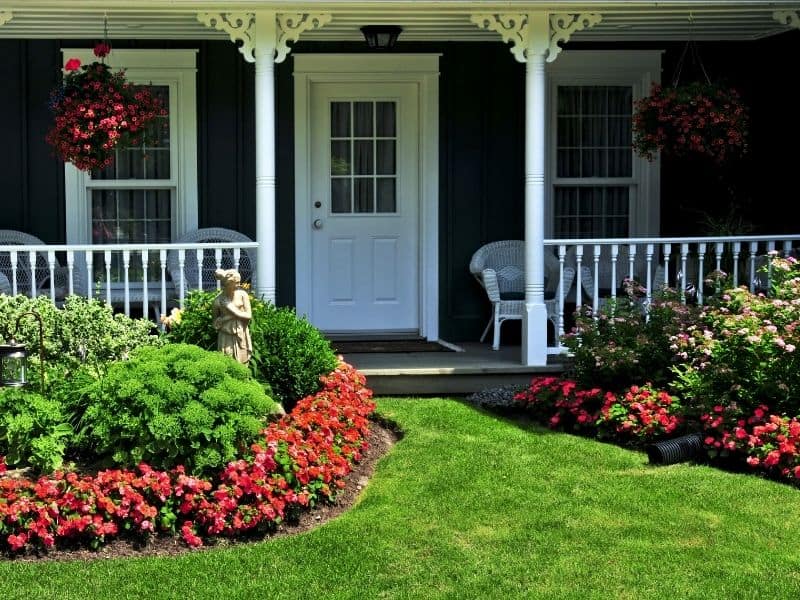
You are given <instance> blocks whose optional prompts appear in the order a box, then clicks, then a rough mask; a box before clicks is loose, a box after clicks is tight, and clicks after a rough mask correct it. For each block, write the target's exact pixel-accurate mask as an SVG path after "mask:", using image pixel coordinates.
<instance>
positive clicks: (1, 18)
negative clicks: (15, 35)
mask: <svg viewBox="0 0 800 600" xmlns="http://www.w3.org/2000/svg"><path fill="white" fill-rule="evenodd" d="M13 18H14V15H13V13H12V12H11V11H10V10H0V26H1V25H5V24H6V23H8V22H9V21H10V20H11V19H13Z"/></svg>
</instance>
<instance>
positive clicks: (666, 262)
mask: <svg viewBox="0 0 800 600" xmlns="http://www.w3.org/2000/svg"><path fill="white" fill-rule="evenodd" d="M663 253H664V287H665V288H668V287H669V256H670V254H672V244H664V246H663Z"/></svg>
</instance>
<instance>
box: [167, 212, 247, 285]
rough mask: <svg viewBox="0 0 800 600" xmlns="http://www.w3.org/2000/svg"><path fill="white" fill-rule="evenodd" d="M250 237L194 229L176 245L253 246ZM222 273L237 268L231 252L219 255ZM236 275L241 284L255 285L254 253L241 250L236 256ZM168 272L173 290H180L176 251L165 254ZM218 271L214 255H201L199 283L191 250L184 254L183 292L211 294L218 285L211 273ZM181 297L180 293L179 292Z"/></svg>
mask: <svg viewBox="0 0 800 600" xmlns="http://www.w3.org/2000/svg"><path fill="white" fill-rule="evenodd" d="M252 241H253V240H251V239H250V238H249V237H247V236H246V235H244V234H241V233H239V232H238V231H234V230H232V229H224V228H222V227H206V228H202V229H194V230H192V231H189V232H187V233H185V234H184V235H182V236H181V237H180V238H178V239H177V240H174V243H175V244H210V243H215V242H217V243H228V242H252ZM220 266H221V268H223V269H233V268H235V267H236V262H235V259H234V253H233V250H223V251H222V262H221V264H220ZM238 268H239V273H240V274H241V275H242V282H243V283H244V282H247V281H249V282H250V283H253V282H254V279H255V274H256V253H255V250H254V249H253V248H242V251H241V254H240V256H239V265H238ZM167 269H168V270H169V274H170V277H171V278H172V283H173V285H174V286H175V290H176V291H179V290H180V285H181V268H180V261H179V255H178V251H177V250H170V251H169V253H168V254H167ZM216 269H217V261H216V258H215V256H214V253H213V252H209V251H203V258H202V263H201V265H200V280H199V281H198V276H197V256H196V254H195V252H194V251H193V250H187V251H186V254H185V260H184V263H183V281H184V290H185V291H187V292H188V291H189V290H196V289H203V290H211V289H216V287H217V281H216V279H215V278H214V271H215V270H216ZM178 293H180V292H178Z"/></svg>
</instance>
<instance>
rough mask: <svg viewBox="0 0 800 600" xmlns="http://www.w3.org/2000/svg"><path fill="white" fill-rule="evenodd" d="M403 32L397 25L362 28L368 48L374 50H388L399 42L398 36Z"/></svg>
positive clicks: (366, 26)
mask: <svg viewBox="0 0 800 600" xmlns="http://www.w3.org/2000/svg"><path fill="white" fill-rule="evenodd" d="M402 31H403V28H402V27H399V26H397V25H365V26H364V27H362V28H361V33H363V34H364V39H365V40H367V46H369V47H370V48H372V49H373V50H388V49H390V48H392V47H393V46H394V44H395V42H396V41H397V36H399V35H400V32H402Z"/></svg>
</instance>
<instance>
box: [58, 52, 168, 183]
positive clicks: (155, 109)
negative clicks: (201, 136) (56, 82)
mask: <svg viewBox="0 0 800 600" xmlns="http://www.w3.org/2000/svg"><path fill="white" fill-rule="evenodd" d="M100 46H105V48H106V49H107V48H108V45H107V44H98V47H100ZM103 50H104V49H103V48H101V49H100V51H101V52H102V51H103ZM95 53H96V54H97V48H95ZM98 56H100V55H99V54H98ZM79 65H80V61H78V59H70V60H68V61H67V63H66V65H65V70H66V71H67V72H66V73H65V74H64V80H63V83H62V85H60V86H58V87H56V88H55V89H54V90H53V91H52V92H51V94H50V108H51V110H52V111H53V114H54V116H55V118H54V122H53V126H52V128H51V129H50V131H49V132H48V133H47V136H46V138H45V139H46V140H47V142H48V143H49V144H50V145H52V146H53V148H55V151H56V154H58V156H59V157H60V158H61V159H62V160H64V161H68V162H71V163H72V164H74V165H75V166H76V167H77V168H78V169H81V170H82V171H91V170H93V169H102V168H104V167H107V166H108V165H110V164H111V163H112V161H113V160H114V150H115V148H127V147H131V146H135V145H138V144H140V143H141V138H142V134H143V133H144V132H146V127H147V125H148V124H150V123H151V122H152V121H153V120H154V119H155V118H156V117H159V116H164V115H166V114H167V113H166V109H165V107H164V106H162V103H161V102H160V101H159V100H158V99H157V98H154V97H153V95H152V94H151V93H150V90H149V89H148V88H147V87H140V86H135V85H134V84H132V83H130V82H128V81H126V79H125V73H124V72H123V71H118V72H116V73H115V72H112V70H111V69H110V68H109V67H108V66H107V65H105V64H103V63H99V62H93V63H91V64H88V65H84V66H82V67H80V66H79ZM69 67H73V69H72V70H70V69H69Z"/></svg>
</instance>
